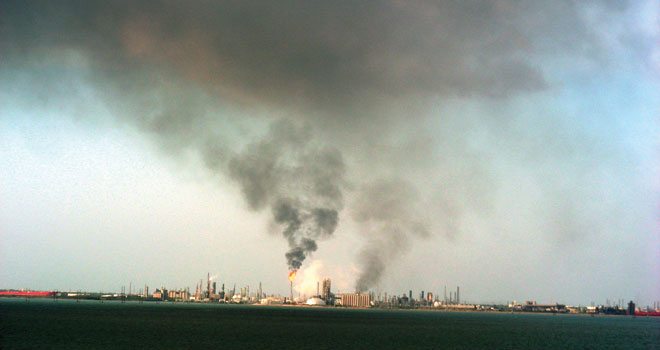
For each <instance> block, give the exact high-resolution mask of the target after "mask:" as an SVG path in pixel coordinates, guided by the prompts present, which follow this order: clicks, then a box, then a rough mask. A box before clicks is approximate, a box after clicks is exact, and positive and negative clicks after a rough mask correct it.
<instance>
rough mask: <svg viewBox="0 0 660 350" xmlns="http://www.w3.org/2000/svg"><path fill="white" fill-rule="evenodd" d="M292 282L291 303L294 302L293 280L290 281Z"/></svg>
mask: <svg viewBox="0 0 660 350" xmlns="http://www.w3.org/2000/svg"><path fill="white" fill-rule="evenodd" d="M289 283H291V304H293V281H289Z"/></svg>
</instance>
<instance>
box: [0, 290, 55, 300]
mask: <svg viewBox="0 0 660 350" xmlns="http://www.w3.org/2000/svg"><path fill="white" fill-rule="evenodd" d="M52 296H55V292H43V291H34V290H28V291H22V290H0V297H21V298H25V297H34V298H39V297H41V298H43V297H52Z"/></svg>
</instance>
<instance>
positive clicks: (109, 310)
mask: <svg viewBox="0 0 660 350" xmlns="http://www.w3.org/2000/svg"><path fill="white" fill-rule="evenodd" d="M0 347H1V348H2V349H21V348H22V349H35V348H59V349H98V348H115V349H126V348H151V347H153V348H158V349H182V348H188V349H199V348H207V349H219V348H224V349H248V348H249V349H316V350H318V349H660V319H658V318H642V317H637V318H631V317H605V316H603V317H589V316H583V315H540V314H538V315H537V314H501V313H455V312H437V311H397V310H394V311H390V310H345V309H331V308H305V307H294V308H292V307H266V306H242V305H207V304H168V303H143V304H140V303H126V304H122V303H119V302H107V301H106V302H104V303H101V302H99V301H81V302H80V303H76V302H75V301H71V300H59V301H54V300H48V299H46V300H31V301H30V302H26V301H25V300H23V299H0Z"/></svg>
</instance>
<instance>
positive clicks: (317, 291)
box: [316, 281, 321, 296]
mask: <svg viewBox="0 0 660 350" xmlns="http://www.w3.org/2000/svg"><path fill="white" fill-rule="evenodd" d="M319 295H321V293H320V292H319V281H316V296H319Z"/></svg>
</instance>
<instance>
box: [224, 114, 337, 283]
mask: <svg viewBox="0 0 660 350" xmlns="http://www.w3.org/2000/svg"><path fill="white" fill-rule="evenodd" d="M229 174H230V176H231V178H232V179H234V180H235V181H236V182H238V183H239V184H240V187H241V190H242V191H243V194H244V195H245V198H246V199H247V202H248V204H249V206H250V207H251V208H252V209H254V210H259V209H261V208H263V207H265V206H269V207H270V209H271V212H272V214H273V220H274V221H275V223H277V224H279V225H281V226H282V227H283V231H282V235H283V236H284V238H286V240H287V242H288V243H289V248H290V249H289V251H288V252H287V253H286V259H287V262H288V265H289V268H290V269H294V270H297V269H299V268H300V266H301V265H302V263H303V261H304V260H305V258H306V257H307V255H309V254H310V253H312V252H314V251H316V249H317V244H316V240H317V239H319V238H326V237H329V236H331V235H332V234H333V233H334V231H335V229H336V228H337V224H338V220H339V210H341V209H342V207H343V195H342V187H343V186H344V183H345V179H344V162H343V160H342V157H341V154H340V153H339V152H338V151H337V150H335V149H331V148H327V147H319V146H316V145H314V144H313V142H311V133H310V131H309V130H308V129H305V128H299V127H295V126H294V125H293V124H292V123H290V122H285V121H281V122H278V123H275V124H273V125H272V127H271V129H270V131H269V133H268V135H266V136H265V137H264V138H263V139H262V140H260V141H258V142H256V143H253V144H250V145H248V146H247V147H246V149H245V150H244V151H243V152H241V153H239V154H237V155H235V156H234V157H232V159H231V160H230V161H229Z"/></svg>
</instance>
